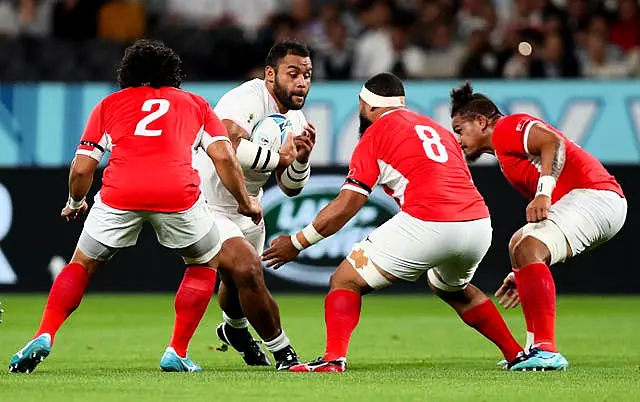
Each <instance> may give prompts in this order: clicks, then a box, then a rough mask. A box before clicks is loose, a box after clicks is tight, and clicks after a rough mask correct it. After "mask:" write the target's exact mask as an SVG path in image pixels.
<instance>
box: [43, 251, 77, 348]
mask: <svg viewBox="0 0 640 402" xmlns="http://www.w3.org/2000/svg"><path fill="white" fill-rule="evenodd" d="M88 283H89V274H88V273H87V270H86V269H85V268H84V267H83V266H82V265H80V264H76V263H73V264H69V265H67V266H66V267H64V268H63V269H62V271H60V273H59V274H58V276H57V277H56V279H55V280H54V281H53V285H52V286H51V290H50V291H49V298H48V299H47V305H46V306H45V308H44V313H43V314H42V320H41V321H40V328H38V331H37V332H36V334H35V336H34V338H36V337H38V336H40V335H42V334H44V333H47V334H49V335H51V344H53V339H54V338H55V336H56V333H57V332H58V330H59V329H60V327H61V326H62V323H64V321H65V320H66V319H67V317H69V316H70V315H71V313H73V311H74V310H75V309H77V308H78V306H79V305H80V302H81V301H82V296H83V295H84V291H85V290H86V289H87V284H88Z"/></svg>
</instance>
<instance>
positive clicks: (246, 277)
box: [233, 255, 262, 287]
mask: <svg viewBox="0 0 640 402" xmlns="http://www.w3.org/2000/svg"><path fill="white" fill-rule="evenodd" d="M260 278H262V263H261V262H260V257H258V256H257V255H250V256H246V257H243V258H241V259H239V260H237V263H236V264H235V266H234V269H233V281H234V282H235V283H236V285H237V286H238V287H253V286H256V285H257V284H258V283H259V281H260Z"/></svg>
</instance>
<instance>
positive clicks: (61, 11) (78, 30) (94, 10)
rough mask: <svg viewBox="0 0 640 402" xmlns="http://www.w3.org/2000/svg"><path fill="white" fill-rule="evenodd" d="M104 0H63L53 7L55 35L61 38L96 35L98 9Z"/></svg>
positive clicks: (78, 38)
mask: <svg viewBox="0 0 640 402" xmlns="http://www.w3.org/2000/svg"><path fill="white" fill-rule="evenodd" d="M103 3H105V1H104V0H92V1H86V0H85V1H80V0H61V1H59V2H58V3H56V5H55V6H54V8H53V35H54V36H55V37H56V38H60V39H70V40H84V39H91V38H95V37H96V33H97V27H98V17H97V16H98V10H99V9H100V7H101V6H102V4H103Z"/></svg>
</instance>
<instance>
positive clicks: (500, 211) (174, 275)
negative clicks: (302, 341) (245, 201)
mask: <svg viewBox="0 0 640 402" xmlns="http://www.w3.org/2000/svg"><path fill="white" fill-rule="evenodd" d="M609 169H610V171H611V172H612V173H613V174H614V175H615V176H616V177H617V178H618V180H619V181H620V182H621V184H622V186H623V188H624V190H625V193H626V195H627V198H628V200H629V214H628V217H627V222H626V225H625V227H624V228H623V230H622V231H621V232H620V233H619V234H618V236H617V237H616V238H614V239H613V240H612V241H610V242H609V243H607V244H604V245H602V246H600V247H599V248H597V249H596V250H594V251H592V252H590V253H587V254H585V255H582V256H579V257H577V258H575V259H573V260H571V261H569V262H567V263H565V264H561V265H558V266H556V267H555V268H554V270H553V272H554V275H555V277H556V280H557V288H558V291H559V292H562V293H640V291H639V285H638V283H640V270H639V269H637V267H636V263H635V262H634V261H635V253H634V252H633V250H634V248H635V247H637V236H636V234H635V232H634V230H635V228H637V227H638V224H639V223H640V214H639V213H638V210H637V209H636V208H634V200H636V199H640V185H637V184H636V177H638V176H639V175H640V166H638V165H633V166H609ZM344 173H345V169H338V168H336V169H320V168H316V169H314V171H313V179H312V183H313V184H312V183H310V184H309V186H308V187H307V188H306V189H305V192H304V196H301V197H300V198H297V199H293V200H292V199H284V198H282V197H280V196H279V192H278V191H279V190H277V189H275V188H274V189H272V190H273V191H269V190H268V191H267V192H266V193H265V198H264V204H265V219H266V221H267V225H268V226H269V227H270V231H269V233H268V236H269V237H272V236H274V235H276V234H278V233H279V232H289V231H290V230H295V229H296V228H299V227H302V226H303V225H306V224H307V223H308V222H309V219H310V218H312V217H313V216H314V215H315V213H316V211H317V210H318V209H320V208H321V207H322V206H323V205H325V204H326V203H327V202H328V201H329V200H330V199H331V198H332V197H333V196H334V195H335V193H336V192H337V190H338V188H339V186H340V183H341V180H342V179H341V178H342V177H343V175H344ZM67 174H68V171H67V170H66V169H51V170H45V169H0V283H2V284H0V291H4V292H7V291H12V292H13V291H46V290H48V289H49V287H50V285H51V281H52V277H53V275H54V274H55V273H56V272H57V271H58V270H59V269H60V268H61V267H62V266H63V265H64V264H65V262H66V261H68V260H69V258H70V257H71V254H72V252H73V249H74V246H75V243H76V240H77V237H78V235H79V233H80V231H81V228H82V225H81V223H72V224H65V223H63V222H62V220H61V219H60V217H59V213H60V209H61V208H62V206H63V204H64V201H65V199H66V196H67V185H66V182H67ZM473 176H474V180H475V182H476V184H477V185H478V187H479V188H480V191H481V192H482V194H483V195H484V196H485V198H486V201H487V204H488V205H489V208H490V210H491V213H492V219H493V227H494V236H493V245H492V247H491V249H490V251H489V253H488V255H487V256H486V258H485V260H484V262H483V263H482V265H481V266H480V268H479V270H478V272H477V274H476V277H475V280H474V283H475V284H476V285H478V286H480V287H481V288H482V289H484V290H485V291H487V292H489V291H493V290H495V288H496V287H497V286H498V285H499V284H500V283H501V281H502V278H503V277H504V275H505V274H506V273H507V272H508V271H509V261H508V257H507V243H508V241H509V238H510V236H511V234H512V233H513V232H514V231H516V230H517V229H518V228H519V227H520V226H522V225H523V223H524V219H525V214H524V211H525V207H526V204H527V203H526V200H524V199H523V198H522V197H521V196H520V195H519V194H518V193H517V192H516V191H515V190H513V189H511V187H510V186H509V185H508V184H507V183H506V181H505V180H504V178H503V177H502V175H501V173H500V171H499V170H498V168H496V167H475V168H473ZM96 189H97V188H96V186H94V190H96ZM94 192H95V191H92V194H93V193H94ZM393 212H394V206H393V205H392V204H390V203H389V202H388V199H387V198H385V197H384V196H379V194H378V195H376V196H372V197H371V199H370V202H369V203H368V204H367V206H366V208H365V209H364V210H363V211H362V212H361V214H359V215H358V216H357V217H356V218H354V220H353V222H351V223H350V225H349V226H348V227H347V228H346V229H345V230H344V232H342V234H341V235H340V236H341V237H336V238H335V239H328V240H326V241H325V242H324V243H325V244H324V245H322V243H320V245H322V246H320V245H317V246H314V247H315V249H313V248H312V249H309V250H308V251H307V253H306V254H305V255H304V256H301V257H303V258H300V259H299V260H298V261H297V262H296V263H295V264H294V265H291V266H285V267H284V268H282V269H281V271H279V273H278V274H279V275H280V276H275V275H273V274H272V273H267V274H266V275H265V276H266V278H267V281H268V282H269V285H270V287H271V288H272V290H274V291H279V292H296V291H324V290H325V289H326V283H327V282H326V280H327V278H328V275H329V274H330V270H331V268H332V267H335V266H336V265H337V263H338V262H339V261H340V259H341V258H342V256H344V254H345V253H346V252H347V251H348V250H349V248H350V245H351V244H352V243H353V242H355V241H358V240H360V239H361V238H362V236H364V233H366V232H367V231H368V230H371V229H372V228H373V227H375V226H377V225H378V224H379V223H380V222H382V221H384V220H385V219H387V218H388V217H389V216H391V214H393ZM182 271H183V269H182V262H181V260H180V258H179V257H177V256H175V255H173V254H172V253H171V252H170V251H168V250H165V249H163V248H162V247H160V246H159V245H158V244H157V242H156V240H155V235H154V233H153V231H152V230H151V228H150V227H145V229H144V230H143V232H142V234H141V236H140V239H139V241H138V246H137V247H135V248H132V249H127V250H123V251H121V252H120V253H119V254H118V255H117V256H116V257H115V258H114V260H113V261H112V262H111V264H109V265H108V266H107V268H106V269H105V270H104V271H103V272H101V273H100V274H98V276H97V277H96V278H95V280H94V281H93V283H92V284H91V286H90V289H91V290H93V291H174V290H175V289H176V288H177V286H178V284H179V282H180V280H181V277H182ZM317 284H320V286H317ZM423 289H424V279H421V280H419V281H418V283H416V284H412V285H402V286H397V287H395V289H394V290H391V289H390V290H389V291H396V292H397V291H422V290H423Z"/></svg>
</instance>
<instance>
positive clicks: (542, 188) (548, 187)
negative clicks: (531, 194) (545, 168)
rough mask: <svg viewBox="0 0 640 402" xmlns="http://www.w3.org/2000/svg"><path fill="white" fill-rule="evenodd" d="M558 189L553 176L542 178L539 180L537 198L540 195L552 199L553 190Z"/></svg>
mask: <svg viewBox="0 0 640 402" xmlns="http://www.w3.org/2000/svg"><path fill="white" fill-rule="evenodd" d="M555 188H556V179H555V177H553V176H540V179H538V189H537V190H536V197H537V196H539V195H541V194H542V195H546V196H547V197H551V194H553V189H555Z"/></svg>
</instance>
